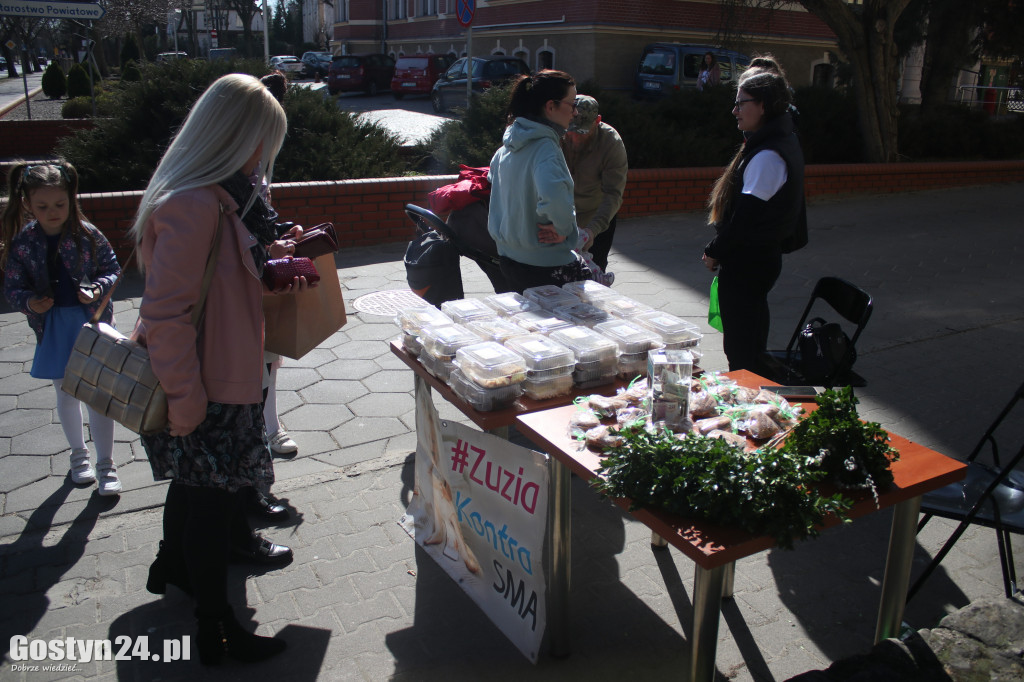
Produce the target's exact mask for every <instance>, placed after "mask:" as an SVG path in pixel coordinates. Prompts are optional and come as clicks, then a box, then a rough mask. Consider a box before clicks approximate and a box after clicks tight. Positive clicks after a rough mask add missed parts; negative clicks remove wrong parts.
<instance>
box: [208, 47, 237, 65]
mask: <svg viewBox="0 0 1024 682" xmlns="http://www.w3.org/2000/svg"><path fill="white" fill-rule="evenodd" d="M237 56H238V50H236V49H235V48H233V47H214V48H211V49H210V61H211V62H215V61H217V60H218V59H235V58H236V57H237Z"/></svg>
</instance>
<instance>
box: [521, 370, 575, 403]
mask: <svg viewBox="0 0 1024 682" xmlns="http://www.w3.org/2000/svg"><path fill="white" fill-rule="evenodd" d="M570 369H571V366H570ZM522 386H523V395H525V396H526V397H527V398H532V399H534V400H547V399H548V398H557V397H558V396H562V395H569V393H571V392H572V386H573V379H572V372H569V373H568V374H562V375H560V376H554V377H551V378H548V379H538V380H536V381H535V380H533V379H527V380H526V381H524V382H523V383H522Z"/></svg>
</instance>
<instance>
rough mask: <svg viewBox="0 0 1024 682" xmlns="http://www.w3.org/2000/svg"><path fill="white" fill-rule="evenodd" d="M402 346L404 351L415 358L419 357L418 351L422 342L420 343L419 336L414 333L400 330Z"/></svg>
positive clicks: (421, 347)
mask: <svg viewBox="0 0 1024 682" xmlns="http://www.w3.org/2000/svg"><path fill="white" fill-rule="evenodd" d="M402 348H404V349H405V352H407V353H408V354H409V355H411V356H413V357H414V358H416V357H419V355H420V352H421V351H422V350H423V344H421V343H420V337H419V336H417V335H416V334H410V333H409V332H402Z"/></svg>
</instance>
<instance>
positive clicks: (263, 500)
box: [247, 489, 288, 521]
mask: <svg viewBox="0 0 1024 682" xmlns="http://www.w3.org/2000/svg"><path fill="white" fill-rule="evenodd" d="M247 497H248V498H249V509H250V511H252V512H253V513H254V514H257V515H258V516H262V517H263V518H265V519H268V520H270V521H283V520H284V519H287V518H288V507H286V506H284V505H283V504H281V501H280V500H278V499H277V498H276V497H274V496H273V495H271V494H270V493H264V492H262V491H260V490H255V489H253V491H252V492H251V493H249V495H247Z"/></svg>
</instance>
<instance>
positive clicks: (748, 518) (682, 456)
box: [594, 423, 850, 549]
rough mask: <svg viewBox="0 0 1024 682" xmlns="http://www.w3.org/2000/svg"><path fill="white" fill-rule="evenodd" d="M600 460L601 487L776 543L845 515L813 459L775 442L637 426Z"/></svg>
mask: <svg viewBox="0 0 1024 682" xmlns="http://www.w3.org/2000/svg"><path fill="white" fill-rule="evenodd" d="M621 433H622V435H623V437H624V444H623V445H621V446H619V447H616V448H612V449H611V450H609V451H608V452H607V453H606V457H605V458H604V459H603V460H602V463H601V467H600V469H599V473H600V474H601V478H598V479H596V480H595V481H594V484H595V486H596V488H597V489H598V491H599V492H601V493H602V494H603V495H606V496H609V497H624V498H628V499H629V500H631V506H632V508H634V509H635V508H637V507H640V506H650V507H657V508H660V509H664V510H665V511H668V512H670V513H673V514H678V515H680V516H686V517H691V518H698V519H703V520H706V521H710V522H713V523H715V524H717V525H723V526H736V527H739V528H742V529H743V530H745V531H747V532H749V533H753V534H756V535H770V536H771V537H773V538H774V539H775V542H776V544H778V546H779V547H782V548H786V549H791V548H792V547H793V541H794V540H798V539H804V538H808V537H814V536H816V535H818V532H819V527H820V525H821V524H822V523H823V521H824V520H825V518H826V516H828V515H829V514H834V515H836V516H838V517H839V518H841V519H844V520H845V517H844V514H845V512H846V510H848V509H849V507H850V501H849V500H848V499H846V498H845V497H843V495H842V494H841V493H835V494H832V495H822V494H821V493H820V492H819V491H818V488H817V484H818V483H819V482H821V481H822V479H824V477H825V475H826V473H825V472H824V471H822V470H821V469H820V468H819V467H818V466H816V464H817V459H816V457H813V456H803V455H791V454H788V453H783V452H780V451H779V450H774V449H771V448H761V449H758V450H755V451H753V452H744V450H743V449H742V448H739V447H737V446H735V445H731V444H729V443H727V442H726V441H724V440H721V439H718V438H708V437H706V436H699V435H696V434H687V435H685V436H684V437H682V438H680V437H677V436H675V435H673V434H671V433H669V432H667V431H660V432H654V433H652V432H649V431H648V430H647V429H645V428H644V425H643V424H642V423H641V424H638V425H632V426H629V427H626V428H625V429H624V430H623V431H622V432H621Z"/></svg>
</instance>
